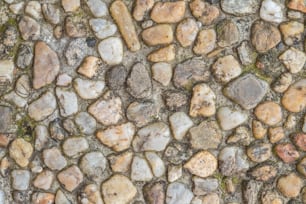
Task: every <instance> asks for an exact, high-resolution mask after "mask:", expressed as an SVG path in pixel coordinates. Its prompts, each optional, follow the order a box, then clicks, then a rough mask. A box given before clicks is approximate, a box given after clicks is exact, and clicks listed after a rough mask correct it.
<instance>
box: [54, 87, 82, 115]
mask: <svg viewBox="0 0 306 204" xmlns="http://www.w3.org/2000/svg"><path fill="white" fill-rule="evenodd" d="M55 93H56V97H57V100H58V103H59V107H60V114H61V116H63V117H68V116H71V115H73V114H75V113H77V112H78V98H77V96H76V94H75V93H74V92H72V91H69V90H67V89H64V88H59V87H58V88H56V89H55Z"/></svg>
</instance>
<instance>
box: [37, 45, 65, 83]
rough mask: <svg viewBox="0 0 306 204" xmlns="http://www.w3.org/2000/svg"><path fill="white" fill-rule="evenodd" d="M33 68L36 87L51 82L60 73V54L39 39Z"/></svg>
mask: <svg viewBox="0 0 306 204" xmlns="http://www.w3.org/2000/svg"><path fill="white" fill-rule="evenodd" d="M33 70H34V71H33V74H34V79H33V88H34V89H40V88H42V87H44V86H46V85H48V84H51V83H52V82H53V81H54V79H55V78H56V76H57V74H58V73H59V70H60V62H59V59H58V56H57V54H56V52H55V51H54V50H52V49H51V48H50V47H49V46H48V45H47V44H46V43H45V42H42V41H39V42H37V43H36V45H35V57H34V65H33Z"/></svg>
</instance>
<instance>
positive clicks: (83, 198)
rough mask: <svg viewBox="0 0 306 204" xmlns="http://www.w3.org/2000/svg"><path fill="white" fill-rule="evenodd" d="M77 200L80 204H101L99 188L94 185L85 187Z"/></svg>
mask: <svg viewBox="0 0 306 204" xmlns="http://www.w3.org/2000/svg"><path fill="white" fill-rule="evenodd" d="M79 200H80V202H81V203H82V204H85V203H95V204H103V200H102V198H101V194H100V190H99V187H98V186H97V185H95V184H89V185H87V186H86V187H85V188H84V190H83V191H82V193H81V195H80V198H79Z"/></svg>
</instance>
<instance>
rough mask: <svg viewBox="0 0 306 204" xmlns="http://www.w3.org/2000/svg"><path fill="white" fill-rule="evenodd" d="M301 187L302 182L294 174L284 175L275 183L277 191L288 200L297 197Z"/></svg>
mask: <svg viewBox="0 0 306 204" xmlns="http://www.w3.org/2000/svg"><path fill="white" fill-rule="evenodd" d="M302 187H303V180H302V179H301V178H300V177H298V176H297V175H296V174H295V173H291V174H289V175H284V176H282V177H280V178H279V179H278V181H277V188H278V190H279V191H280V192H281V193H282V194H283V195H284V196H286V197H288V198H294V197H297V196H298V195H299V194H300V191H301V189H302Z"/></svg>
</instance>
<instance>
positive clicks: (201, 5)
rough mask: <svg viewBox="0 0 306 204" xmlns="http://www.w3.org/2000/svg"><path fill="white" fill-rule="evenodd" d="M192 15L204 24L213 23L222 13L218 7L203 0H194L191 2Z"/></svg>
mask: <svg viewBox="0 0 306 204" xmlns="http://www.w3.org/2000/svg"><path fill="white" fill-rule="evenodd" d="M189 7H190V10H191V13H192V15H193V16H194V17H195V18H197V19H198V20H199V21H200V22H201V23H203V24H204V25H210V24H212V23H213V22H214V21H215V20H216V19H217V18H218V17H219V15H220V11H219V9H218V7H216V6H214V5H211V4H209V3H207V2H204V1H202V0H194V1H192V2H191V3H190V4H189Z"/></svg>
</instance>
